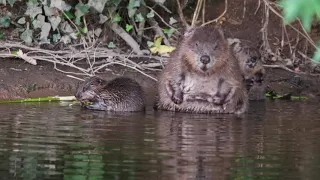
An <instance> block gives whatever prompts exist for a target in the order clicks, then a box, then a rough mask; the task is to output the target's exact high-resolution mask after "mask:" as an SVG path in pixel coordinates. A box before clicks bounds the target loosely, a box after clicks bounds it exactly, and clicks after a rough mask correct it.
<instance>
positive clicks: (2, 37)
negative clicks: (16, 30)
mask: <svg viewBox="0 0 320 180" xmlns="http://www.w3.org/2000/svg"><path fill="white" fill-rule="evenodd" d="M0 39H4V34H3V32H2V31H0Z"/></svg>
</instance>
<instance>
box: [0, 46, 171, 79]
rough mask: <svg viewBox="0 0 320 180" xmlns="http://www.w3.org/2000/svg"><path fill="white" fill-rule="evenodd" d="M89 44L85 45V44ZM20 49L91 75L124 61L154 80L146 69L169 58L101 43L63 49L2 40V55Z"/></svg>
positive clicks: (155, 68)
mask: <svg viewBox="0 0 320 180" xmlns="http://www.w3.org/2000/svg"><path fill="white" fill-rule="evenodd" d="M85 47H86V46H85ZM16 50H21V51H22V52H23V54H24V55H25V56H26V57H29V58H31V59H34V60H35V61H46V62H50V63H52V64H53V65H54V69H56V70H57V71H60V72H62V73H66V74H67V75H74V76H80V75H86V76H92V75H95V74H96V73H100V72H101V70H104V69H105V68H108V67H110V66H112V65H121V66H125V67H127V68H130V69H133V70H135V71H137V72H139V73H141V74H143V75H145V76H147V77H149V78H151V79H153V80H155V81H157V79H156V78H154V77H152V76H150V75H148V74H147V73H146V72H145V71H147V70H148V71H159V68H162V66H163V64H164V63H166V61H167V58H165V57H159V56H146V55H135V54H120V53H116V52H114V51H112V50H110V49H106V48H101V47H98V46H97V47H93V46H91V47H86V48H85V49H80V50H70V49H68V50H60V51H51V50H46V49H40V48H35V47H28V46H25V45H22V44H19V43H15V42H12V43H11V42H10V43H8V42H6V43H0V57H3V58H13V57H14V58H20V57H19V55H17V54H16V53H13V52H15V51H16ZM132 58H148V59H152V60H153V61H152V62H151V61H150V63H148V62H140V63H137V62H134V61H133V60H131V59H132ZM88 62H90V63H88ZM60 66H67V67H71V68H72V69H73V70H72V71H64V70H62V69H59V67H60Z"/></svg>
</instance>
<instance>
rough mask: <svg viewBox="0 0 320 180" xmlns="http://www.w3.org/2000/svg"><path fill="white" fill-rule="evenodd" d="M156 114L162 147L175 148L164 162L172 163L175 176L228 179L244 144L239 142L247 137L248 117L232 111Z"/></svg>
mask: <svg viewBox="0 0 320 180" xmlns="http://www.w3.org/2000/svg"><path fill="white" fill-rule="evenodd" d="M156 118H157V120H158V121H157V129H156V134H157V135H158V136H159V137H160V138H159V140H158V142H159V143H158V144H159V148H161V149H163V150H165V151H170V152H172V153H171V156H170V158H167V159H164V160H163V162H162V163H163V164H164V165H166V166H170V167H172V169H171V171H172V174H173V177H172V179H183V180H184V179H225V176H226V174H229V173H230V169H231V167H232V166H233V162H234V157H236V156H237V155H236V153H237V152H241V151H242V148H243V147H242V145H241V143H239V142H242V141H245V139H242V138H244V137H245V136H243V135H244V133H245V132H244V131H242V130H244V129H243V128H244V122H245V121H241V120H239V119H237V118H236V116H233V115H219V114H217V115H213V116H210V118H208V116H206V115H204V114H191V115H190V114H188V115H187V116H186V114H183V113H171V112H166V111H162V112H157V113H156ZM237 130H238V131H237ZM239 133H240V134H239Z"/></svg>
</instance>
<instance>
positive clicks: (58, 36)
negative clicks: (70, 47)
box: [52, 33, 61, 43]
mask: <svg viewBox="0 0 320 180" xmlns="http://www.w3.org/2000/svg"><path fill="white" fill-rule="evenodd" d="M60 39H61V35H60V34H59V33H58V34H54V35H52V40H53V42H55V43H56V42H58V41H59V40H60Z"/></svg>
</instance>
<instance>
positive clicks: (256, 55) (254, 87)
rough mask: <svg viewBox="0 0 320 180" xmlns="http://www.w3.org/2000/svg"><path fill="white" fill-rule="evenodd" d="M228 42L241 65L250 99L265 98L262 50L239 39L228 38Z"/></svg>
mask: <svg viewBox="0 0 320 180" xmlns="http://www.w3.org/2000/svg"><path fill="white" fill-rule="evenodd" d="M228 43H229V45H230V46H231V49H232V50H233V53H234V54H235V57H236V58H237V60H238V63H239V65H240V69H241V72H242V75H243V77H244V80H245V84H246V87H247V90H248V93H249V100H263V99H265V92H266V83H265V68H264V67H263V63H262V60H261V54H260V52H259V51H258V49H256V48H254V47H252V46H249V45H248V44H246V43H244V42H242V41H240V40H239V39H231V38H228Z"/></svg>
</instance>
